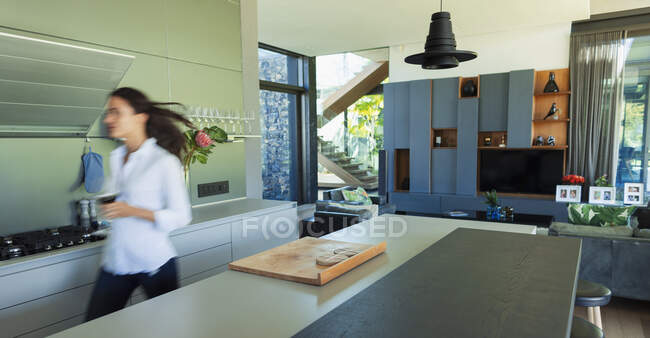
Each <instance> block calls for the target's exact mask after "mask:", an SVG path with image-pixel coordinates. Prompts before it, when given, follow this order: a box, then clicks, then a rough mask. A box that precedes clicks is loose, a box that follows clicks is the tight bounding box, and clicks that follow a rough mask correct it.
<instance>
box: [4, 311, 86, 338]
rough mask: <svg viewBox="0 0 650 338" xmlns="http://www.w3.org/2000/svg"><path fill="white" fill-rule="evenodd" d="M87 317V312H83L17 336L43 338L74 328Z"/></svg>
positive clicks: (20, 337)
mask: <svg viewBox="0 0 650 338" xmlns="http://www.w3.org/2000/svg"><path fill="white" fill-rule="evenodd" d="M85 319H86V314H85V313H84V314H82V315H79V316H75V317H72V318H69V319H66V320H63V321H60V322H58V323H55V324H52V325H48V326H46V327H43V328H40V329H38V330H36V331H31V332H29V333H25V334H24V335H20V336H18V337H16V338H42V337H47V336H51V335H53V334H55V333H59V332H61V331H63V330H67V329H69V328H72V327H74V326H77V325H81V324H83V322H84V320H85Z"/></svg>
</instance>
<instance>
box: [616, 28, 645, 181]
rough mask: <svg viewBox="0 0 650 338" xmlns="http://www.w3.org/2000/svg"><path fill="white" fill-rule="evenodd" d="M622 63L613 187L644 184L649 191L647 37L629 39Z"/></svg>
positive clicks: (631, 36)
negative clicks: (634, 183)
mask: <svg viewBox="0 0 650 338" xmlns="http://www.w3.org/2000/svg"><path fill="white" fill-rule="evenodd" d="M628 45H629V51H628V53H627V58H626V61H625V72H624V87H623V99H624V103H623V111H622V113H621V120H620V130H619V135H620V144H619V157H618V164H617V172H616V186H617V187H622V186H623V184H624V183H626V182H637V183H645V185H646V190H648V189H649V188H650V180H648V176H649V175H650V156H649V150H650V148H649V146H650V131H649V130H648V129H649V127H650V124H649V118H650V114H648V98H649V96H650V95H649V92H648V90H649V85H648V80H649V78H650V35H640V36H634V34H630V37H629V38H628Z"/></svg>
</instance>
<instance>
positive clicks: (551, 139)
mask: <svg viewBox="0 0 650 338" xmlns="http://www.w3.org/2000/svg"><path fill="white" fill-rule="evenodd" d="M546 143H547V144H548V145H549V146H555V136H553V135H549V136H548V141H547V142H546Z"/></svg>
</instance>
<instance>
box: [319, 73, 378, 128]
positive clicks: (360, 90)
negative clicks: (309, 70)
mask: <svg viewBox="0 0 650 338" xmlns="http://www.w3.org/2000/svg"><path fill="white" fill-rule="evenodd" d="M387 77H388V61H384V62H379V63H372V64H370V65H369V66H367V67H366V68H364V69H363V71H362V72H361V73H359V74H357V76H355V77H354V78H353V79H352V80H350V81H348V82H347V83H346V84H345V85H343V87H341V88H340V89H339V90H337V91H336V92H334V93H333V94H332V95H330V96H329V97H328V98H327V99H325V101H323V116H325V118H326V119H328V120H331V119H333V118H335V117H336V116H337V115H338V114H340V113H341V112H343V111H344V110H345V109H347V108H348V107H349V106H351V105H352V104H353V103H355V102H357V100H358V99H360V98H361V97H362V96H364V95H366V94H367V93H368V92H369V91H371V90H372V89H373V88H375V87H377V85H379V84H380V83H381V82H382V81H384V80H385V79H386V78H387Z"/></svg>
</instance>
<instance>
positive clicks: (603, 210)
mask: <svg viewBox="0 0 650 338" xmlns="http://www.w3.org/2000/svg"><path fill="white" fill-rule="evenodd" d="M634 210H636V207H633V206H624V207H621V206H605V205H593V204H578V203H570V204H569V205H568V206H567V211H568V214H569V222H570V223H572V224H576V225H592V226H620V225H628V224H629V218H630V216H631V215H632V213H634Z"/></svg>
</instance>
